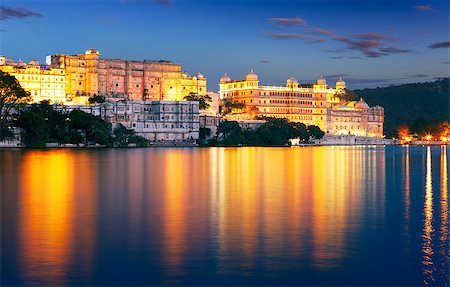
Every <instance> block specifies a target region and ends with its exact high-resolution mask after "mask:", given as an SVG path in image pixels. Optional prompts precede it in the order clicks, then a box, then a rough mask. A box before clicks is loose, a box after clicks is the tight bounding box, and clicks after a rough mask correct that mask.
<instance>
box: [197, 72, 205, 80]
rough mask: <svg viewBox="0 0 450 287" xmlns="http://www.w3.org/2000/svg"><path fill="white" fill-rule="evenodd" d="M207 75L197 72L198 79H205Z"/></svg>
mask: <svg viewBox="0 0 450 287" xmlns="http://www.w3.org/2000/svg"><path fill="white" fill-rule="evenodd" d="M204 78H205V76H203V75H202V73H200V72H198V73H197V79H204Z"/></svg>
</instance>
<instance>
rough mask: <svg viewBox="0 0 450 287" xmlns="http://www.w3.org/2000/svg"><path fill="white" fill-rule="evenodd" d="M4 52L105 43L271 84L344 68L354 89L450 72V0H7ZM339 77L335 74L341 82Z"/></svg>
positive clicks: (102, 46) (30, 53) (70, 49)
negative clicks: (250, 73)
mask: <svg viewBox="0 0 450 287" xmlns="http://www.w3.org/2000/svg"><path fill="white" fill-rule="evenodd" d="M0 5H1V13H0V40H1V42H0V54H3V55H5V56H7V57H9V58H12V59H14V60H17V59H19V58H21V59H22V60H24V61H29V60H31V59H37V60H39V61H41V62H44V61H45V56H46V55H50V54H56V53H67V54H77V53H83V52H84V51H85V50H87V49H89V48H97V49H99V51H100V53H101V57H103V58H121V59H130V60H131V59H133V60H143V59H156V60H158V59H166V60H172V61H174V62H177V63H180V64H181V65H182V66H183V70H185V71H187V72H188V73H190V74H195V73H197V72H199V71H200V72H201V73H203V74H204V75H205V76H206V77H207V78H208V89H209V90H211V91H216V90H217V89H218V85H217V84H218V81H219V78H220V76H221V75H223V73H224V72H227V73H228V75H230V76H231V78H232V79H241V78H244V77H245V74H246V73H247V72H248V71H249V70H250V69H252V68H253V69H254V70H255V72H256V73H257V74H258V75H259V78H260V81H261V83H262V84H276V85H284V84H285V80H286V79H287V78H288V77H290V76H294V77H296V78H298V79H299V80H300V82H302V83H307V82H311V81H312V80H314V79H317V78H318V77H319V76H320V75H324V77H325V78H326V79H327V80H328V83H329V84H330V83H333V82H334V81H335V80H336V79H337V78H338V77H339V76H342V77H343V79H344V80H345V81H346V82H347V84H348V86H349V88H353V89H356V88H363V87H374V86H386V85H391V84H397V83H408V82H424V81H430V80H434V79H435V78H438V77H447V76H448V75H449V2H448V1H443V0H440V1H413V0H391V1H384V0H378V1H375V0H373V1H371V0H366V1H355V0H352V1H351V0H348V1H336V0H335V1H332V0H329V1H325V0H315V1H313V0H310V1H306V0H304V1H301V0H300V1H284V0H273V1H269V0H260V1H256V0H253V1H236V0H229V1H222V0H217V1H214V0H210V1H206V0H197V1H195V0H103V1H101V0H99V1H87V0H79V1H64V0H59V1H57V0H54V1H48V0H46V1H41V0H34V1H10V0H3V1H2V2H1V4H0ZM333 84H334V83H333Z"/></svg>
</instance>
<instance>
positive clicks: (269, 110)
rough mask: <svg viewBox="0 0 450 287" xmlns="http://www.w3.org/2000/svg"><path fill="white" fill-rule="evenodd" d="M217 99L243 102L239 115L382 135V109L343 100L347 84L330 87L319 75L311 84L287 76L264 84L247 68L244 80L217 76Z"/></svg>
mask: <svg viewBox="0 0 450 287" xmlns="http://www.w3.org/2000/svg"><path fill="white" fill-rule="evenodd" d="M219 87H220V91H219V94H220V98H221V99H222V100H223V101H225V102H226V101H229V102H232V103H241V104H244V105H245V109H244V111H243V113H242V114H240V115H235V116H238V117H239V116H240V117H241V119H242V118H245V117H247V118H254V117H256V116H258V117H275V118H286V119H288V120H290V121H294V122H302V123H304V124H306V125H316V126H318V127H320V129H321V130H323V131H325V132H327V133H329V134H335V135H348V134H351V135H356V136H370V137H383V123H384V109H383V108H382V107H380V106H375V107H369V106H368V105H367V103H366V102H364V101H363V100H362V99H361V100H359V101H349V102H346V101H344V100H343V99H342V98H341V96H342V95H344V94H345V89H346V84H345V82H344V81H343V80H342V79H340V80H339V81H337V82H336V87H335V88H334V89H333V88H331V87H329V86H328V85H327V82H326V80H325V79H323V78H322V77H321V78H320V79H319V80H317V82H316V83H314V84H313V85H312V86H302V85H300V84H299V83H298V81H297V80H296V79H295V78H292V77H291V78H289V79H288V80H287V81H286V86H284V87H283V86H263V85H260V84H259V78H258V75H257V74H255V73H254V72H253V70H251V71H250V73H248V74H247V76H246V78H245V80H232V79H231V78H230V77H229V76H228V75H227V74H226V73H225V75H224V76H223V77H222V78H220V83H219Z"/></svg>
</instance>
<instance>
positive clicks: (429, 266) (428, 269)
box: [422, 146, 436, 285]
mask: <svg viewBox="0 0 450 287" xmlns="http://www.w3.org/2000/svg"><path fill="white" fill-rule="evenodd" d="M423 215H424V217H425V219H424V223H423V235H422V238H423V241H422V264H423V266H422V271H423V275H424V277H425V278H424V282H423V283H424V284H425V285H430V284H433V282H434V281H435V278H434V272H435V270H436V267H435V266H434V262H433V254H434V251H433V245H432V241H433V235H434V228H433V185H432V175H431V147H430V146H428V147H427V165H426V179H425V204H424V210H423Z"/></svg>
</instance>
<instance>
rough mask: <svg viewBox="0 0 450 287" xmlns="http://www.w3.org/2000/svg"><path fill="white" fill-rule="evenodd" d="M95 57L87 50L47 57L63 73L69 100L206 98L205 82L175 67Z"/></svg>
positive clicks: (161, 62)
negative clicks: (80, 97)
mask: <svg viewBox="0 0 450 287" xmlns="http://www.w3.org/2000/svg"><path fill="white" fill-rule="evenodd" d="M99 57H100V53H99V51H98V50H97V49H89V50H87V51H86V52H85V53H84V54H77V55H73V56H70V55H66V54H57V55H52V56H48V58H47V62H48V64H50V65H51V66H52V67H54V68H61V69H65V71H66V74H67V77H66V83H67V84H66V94H67V96H68V97H69V98H70V97H76V96H77V95H86V96H91V95H94V94H99V95H105V96H107V97H112V98H124V99H128V100H163V99H164V100H182V99H183V97H185V96H187V95H189V93H197V94H199V95H201V94H206V78H205V77H204V76H203V75H202V74H201V73H198V74H197V75H196V76H193V77H192V76H190V75H188V74H186V73H184V72H182V70H181V65H179V64H175V63H173V62H170V61H150V60H144V61H129V60H120V59H102V58H99Z"/></svg>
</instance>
